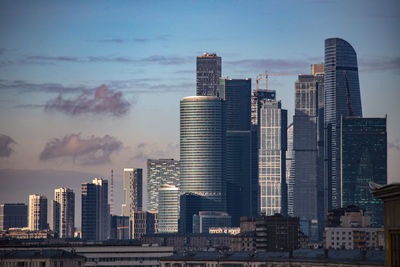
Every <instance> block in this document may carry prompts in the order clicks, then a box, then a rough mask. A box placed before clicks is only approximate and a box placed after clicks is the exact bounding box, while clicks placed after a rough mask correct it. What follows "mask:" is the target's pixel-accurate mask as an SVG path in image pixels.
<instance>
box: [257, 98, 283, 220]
mask: <svg viewBox="0 0 400 267" xmlns="http://www.w3.org/2000/svg"><path fill="white" fill-rule="evenodd" d="M259 115H260V117H259V138H260V139H259V152H258V175H259V184H260V212H261V213H262V214H265V215H274V214H275V213H281V214H283V215H286V214H287V185H286V150H287V111H286V110H284V109H282V108H281V102H280V101H279V100H268V99H265V100H262V101H261V107H260V111H259Z"/></svg>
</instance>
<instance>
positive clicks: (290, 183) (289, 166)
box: [286, 123, 296, 216]
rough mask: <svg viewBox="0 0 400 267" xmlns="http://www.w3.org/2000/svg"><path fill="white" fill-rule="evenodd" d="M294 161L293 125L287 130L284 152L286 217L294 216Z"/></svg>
mask: <svg viewBox="0 0 400 267" xmlns="http://www.w3.org/2000/svg"><path fill="white" fill-rule="evenodd" d="M295 163H296V161H295V158H294V151H293V123H291V124H290V125H289V126H288V128H287V151H286V183H287V188H288V189H287V192H288V193H287V198H288V215H289V216H294V195H293V194H294V185H295V183H294V169H295V167H296V165H295Z"/></svg>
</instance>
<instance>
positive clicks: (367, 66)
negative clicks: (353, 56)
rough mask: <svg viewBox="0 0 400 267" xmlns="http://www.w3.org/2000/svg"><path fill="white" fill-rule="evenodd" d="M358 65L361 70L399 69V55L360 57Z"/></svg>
mask: <svg viewBox="0 0 400 267" xmlns="http://www.w3.org/2000/svg"><path fill="white" fill-rule="evenodd" d="M359 67H360V69H361V71H387V70H391V71H397V72H399V71H400V57H394V58H388V57H387V58H379V59H360V60H359Z"/></svg>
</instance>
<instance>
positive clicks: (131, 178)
mask: <svg viewBox="0 0 400 267" xmlns="http://www.w3.org/2000/svg"><path fill="white" fill-rule="evenodd" d="M124 196H125V198H124V200H125V203H124V204H122V216H130V214H132V212H134V211H140V210H142V209H143V169H139V168H137V169H136V168H124Z"/></svg>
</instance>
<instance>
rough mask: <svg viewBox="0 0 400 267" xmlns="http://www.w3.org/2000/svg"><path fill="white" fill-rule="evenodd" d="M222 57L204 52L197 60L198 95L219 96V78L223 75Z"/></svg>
mask: <svg viewBox="0 0 400 267" xmlns="http://www.w3.org/2000/svg"><path fill="white" fill-rule="evenodd" d="M221 73H222V71H221V57H218V56H217V54H215V53H204V54H203V55H202V56H198V57H197V60H196V95H198V96H217V94H218V92H217V90H218V79H219V77H221Z"/></svg>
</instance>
